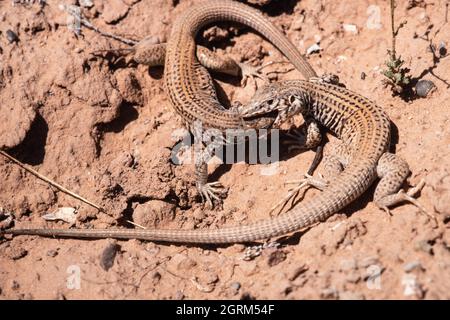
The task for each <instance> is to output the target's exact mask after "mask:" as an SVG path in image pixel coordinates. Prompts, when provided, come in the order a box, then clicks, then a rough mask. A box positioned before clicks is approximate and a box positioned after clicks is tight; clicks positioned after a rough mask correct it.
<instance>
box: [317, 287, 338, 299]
mask: <svg viewBox="0 0 450 320" xmlns="http://www.w3.org/2000/svg"><path fill="white" fill-rule="evenodd" d="M320 297H321V298H322V299H337V298H339V291H338V290H337V289H335V288H326V289H323V290H322V291H321V292H320Z"/></svg>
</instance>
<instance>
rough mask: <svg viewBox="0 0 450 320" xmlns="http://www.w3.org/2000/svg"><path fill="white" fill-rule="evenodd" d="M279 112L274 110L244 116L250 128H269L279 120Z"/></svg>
mask: <svg viewBox="0 0 450 320" xmlns="http://www.w3.org/2000/svg"><path fill="white" fill-rule="evenodd" d="M278 114H279V112H278V110H274V111H270V112H266V113H262V114H259V115H251V116H248V117H245V116H244V117H243V119H244V121H245V123H246V124H247V126H248V127H250V128H255V129H268V128H270V127H272V126H273V124H274V123H275V122H276V121H277V119H278Z"/></svg>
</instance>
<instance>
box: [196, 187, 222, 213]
mask: <svg viewBox="0 0 450 320" xmlns="http://www.w3.org/2000/svg"><path fill="white" fill-rule="evenodd" d="M198 189H199V191H200V195H201V197H202V201H203V202H206V203H207V205H208V207H209V208H211V209H212V208H214V203H213V200H212V199H214V200H216V201H217V202H219V203H220V202H221V201H222V199H221V197H222V198H223V197H224V196H225V195H226V194H227V190H226V189H225V187H224V186H223V185H222V184H221V183H220V182H218V181H216V182H210V183H206V184H203V185H199V186H198ZM219 196H220V197H219Z"/></svg>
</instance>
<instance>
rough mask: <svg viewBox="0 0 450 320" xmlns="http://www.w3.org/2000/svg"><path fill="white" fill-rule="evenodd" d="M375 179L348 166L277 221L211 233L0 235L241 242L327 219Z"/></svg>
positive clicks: (103, 231)
mask: <svg viewBox="0 0 450 320" xmlns="http://www.w3.org/2000/svg"><path fill="white" fill-rule="evenodd" d="M374 177H375V173H374V171H373V169H371V168H370V167H367V168H364V167H361V166H360V167H359V168H356V167H353V168H351V167H349V168H348V170H345V171H344V172H343V173H342V174H341V175H340V176H339V177H338V178H337V179H336V180H334V181H333V183H332V184H331V185H330V186H329V187H327V188H326V189H325V190H324V191H323V192H321V193H320V194H319V195H317V196H316V197H314V198H313V199H311V200H310V201H306V202H302V203H300V204H299V205H297V206H296V207H295V208H294V209H292V210H290V211H289V212H287V213H285V214H282V215H280V216H278V217H276V218H272V219H267V220H260V221H257V222H255V223H251V224H248V225H243V226H235V227H226V228H222V229H213V230H204V229H202V230H200V229H199V230H170V229H154V230H152V229H145V230H137V229H87V230H82V229H10V230H3V231H0V235H2V234H13V235H38V236H48V237H69V238H97V239H99V238H116V239H140V240H151V241H163V242H174V243H175V242H176V243H244V242H252V241H256V240H261V239H267V238H271V237H277V236H282V235H285V234H288V233H291V232H294V231H297V230H300V229H303V228H306V227H308V226H310V225H312V224H314V223H316V222H319V221H323V220H326V219H327V218H328V217H330V216H331V215H333V214H334V213H336V212H337V211H339V210H340V209H342V208H343V207H345V206H346V205H347V204H349V203H350V202H352V201H353V200H354V199H356V198H357V197H359V196H360V195H361V194H362V193H363V192H364V191H365V190H367V188H368V187H369V186H370V184H371V183H372V181H373V179H374Z"/></svg>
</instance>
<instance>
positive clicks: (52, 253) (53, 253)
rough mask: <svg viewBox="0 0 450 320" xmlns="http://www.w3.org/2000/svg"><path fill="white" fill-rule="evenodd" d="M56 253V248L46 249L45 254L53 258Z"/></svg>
mask: <svg viewBox="0 0 450 320" xmlns="http://www.w3.org/2000/svg"><path fill="white" fill-rule="evenodd" d="M57 255H58V251H57V250H48V251H47V256H49V257H52V258H54V257H56V256H57Z"/></svg>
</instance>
